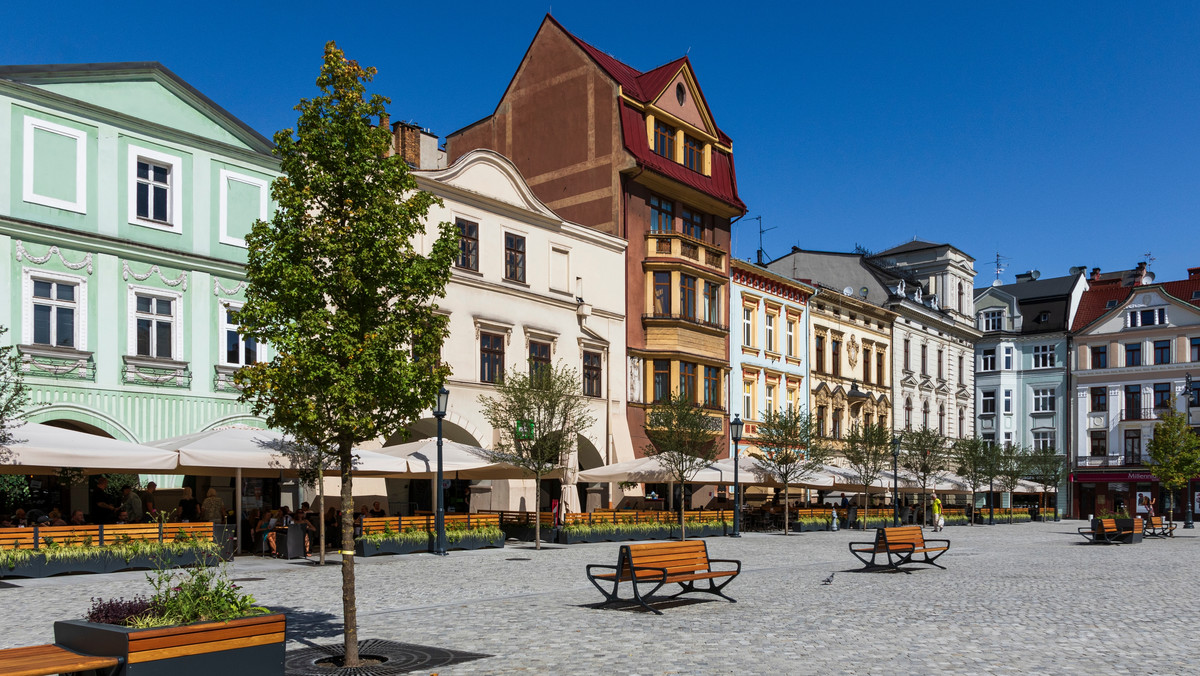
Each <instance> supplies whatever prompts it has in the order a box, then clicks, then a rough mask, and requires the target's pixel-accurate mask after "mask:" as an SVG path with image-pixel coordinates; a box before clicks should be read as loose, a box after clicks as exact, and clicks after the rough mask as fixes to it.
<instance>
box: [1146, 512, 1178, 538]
mask: <svg viewBox="0 0 1200 676" xmlns="http://www.w3.org/2000/svg"><path fill="white" fill-rule="evenodd" d="M1142 535H1143V536H1144V537H1148V538H1173V537H1175V524H1173V523H1168V522H1167V520H1166V519H1165V518H1163V517H1161V516H1152V517H1149V518H1147V519H1143V520H1142Z"/></svg>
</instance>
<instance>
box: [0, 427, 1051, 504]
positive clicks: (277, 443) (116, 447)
mask: <svg viewBox="0 0 1200 676" xmlns="http://www.w3.org/2000/svg"><path fill="white" fill-rule="evenodd" d="M12 434H13V438H14V442H13V443H11V444H9V446H8V449H7V450H6V451H0V472H8V473H21V474H36V473H42V472H47V471H53V470H55V469H58V468H62V467H83V468H86V470H85V471H88V472H92V473H101V472H116V471H125V472H134V473H147V472H157V473H185V474H200V475H208V476H232V475H234V474H238V475H240V476H278V475H279V474H280V473H291V472H294V471H295V463H294V461H293V459H292V456H289V455H288V454H287V453H285V452H284V448H285V444H287V443H288V442H287V441H286V439H285V438H284V436H283V435H282V434H280V433H278V432H275V431H271V430H260V429H250V428H241V429H239V428H224V429H215V430H208V431H204V432H198V433H196V434H188V435H184V436H179V437H173V438H170V439H164V440H161V441H156V442H152V443H150V444H148V445H141V444H133V443H128V442H124V441H118V440H116V439H110V438H107V437H101V436H96V435H92V434H86V433H83V432H76V431H73V430H67V429H63V428H59V427H53V426H50V425H42V424H38V423H25V424H23V425H21V426H19V427H17V428H15V429H13V431H12ZM354 456H355V467H354V474H355V475H356V476H402V477H403V478H410V479H423V478H432V477H433V476H435V475H436V472H437V441H436V439H422V440H420V441H414V442H411V443H407V444H400V445H397V446H387V447H384V448H382V449H380V450H379V451H368V450H363V449H355V450H354ZM739 464H740V467H739V470H740V474H739V477H738V479H739V481H740V482H742V483H746V484H765V485H779V482H778V481H776V480H774V479H773V477H771V476H770V475H769V474H767V473H766V472H764V471H762V469H761V468H760V467H759V466H758V463H757V462H755V461H754V460H752V459H746V460H742V461H740V462H739ZM442 466H443V472H444V475H445V476H446V477H447V478H451V479H521V478H530V476H529V474H528V473H527V472H525V471H524V470H522V469H521V468H519V467H517V466H515V465H511V464H509V463H504V462H494V461H493V460H491V459H490V458H488V457H487V455H486V453H485V451H484V450H483V449H481V448H478V447H475V446H469V445H466V444H460V443H457V442H454V441H449V440H443V442H442ZM333 471H334V470H330V471H328V472H327V473H332V472H333ZM672 474H673V473H672V472H671V471H670V470H669V469H668V468H667V467H665V466H664V465H663V464H662V463H661V462H660V461H659V459H658V458H654V457H648V458H637V459H635V460H628V461H624V462H618V463H615V464H612V465H607V466H604V467H599V468H596V469H591V470H584V471H581V472H579V473H578V474H577V476H576V478H577V480H578V481H585V482H601V483H606V482H620V481H633V482H638V483H646V482H649V483H660V482H667V481H670V480H671V477H672ZM552 476H556V477H558V478H563V477H562V476H561V474H557V475H552ZM896 479H897V481H896V483H897V484H898V485H899V486H900V487H902V488H904V489H913V488H919V482H918V481H917V479H916V477H914V476H912V475H911V474H908V473H905V472H900V473H899V474H898V475H897V477H896ZM733 480H734V463H733V460H732V459H724V460H718V461H716V462H713V463H711V464H709V465H707V466H705V467H702V468H701V469H699V470H698V471H697V472H696V473H695V475H694V476H693V477H692V480H691V482H692V483H700V484H730V483H733ZM797 484H798V485H803V486H806V487H810V488H833V489H835V490H836V489H837V488H839V487H842V488H847V489H854V488H858V489H861V488H862V487H863V486H862V484H861V483H860V482H859V480H858V478H857V477H856V476H855V475H854V473H853V472H852V471H851V470H848V469H846V468H844V467H837V466H832V465H825V466H823V467H822V468H821V470H820V471H817V472H815V473H813V474H812V475H810V476H808V477H805V478H804V479H803V480H801V481H799V482H797ZM892 484H893V477H892V474H891V473H890V472H886V473H884V474H883V475H881V476H880V477H879V478H878V479H876V480H875V481H874V482H872V483H871V485H870V488H876V489H880V490H887V489H889V488H891V486H892ZM928 488H930V489H933V490H939V491H950V492H969V491H970V487H969V485H968V484H967V483H966V481H965V480H963V479H962V478H960V477H956V476H953V475H942V476H940V477H939V478H938V479H937V480H936V481H934V482H933V483H932V485H930V486H928ZM1040 490H1042V488H1041V487H1040V486H1039V485H1037V484H1034V483H1032V482H1028V481H1022V482H1021V485H1020V486H1019V487H1018V489H1017V492H1038V491H1040Z"/></svg>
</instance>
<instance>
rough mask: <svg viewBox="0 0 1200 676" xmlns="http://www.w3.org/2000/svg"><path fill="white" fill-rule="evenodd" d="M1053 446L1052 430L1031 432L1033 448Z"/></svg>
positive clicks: (1039, 448)
mask: <svg viewBox="0 0 1200 676" xmlns="http://www.w3.org/2000/svg"><path fill="white" fill-rule="evenodd" d="M1051 448H1054V432H1053V431H1050V432H1034V433H1033V450H1035V451H1041V450H1044V449H1051Z"/></svg>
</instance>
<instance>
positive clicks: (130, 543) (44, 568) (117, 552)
mask: <svg viewBox="0 0 1200 676" xmlns="http://www.w3.org/2000/svg"><path fill="white" fill-rule="evenodd" d="M220 553H221V545H220V543H217V542H213V541H211V540H198V539H195V538H191V537H183V538H179V537H176V538H175V539H174V540H167V541H164V542H159V541H158V540H132V539H130V538H128V537H123V538H120V539H118V540H117V541H116V542H115V543H114V544H111V545H104V546H95V545H93V544H92V543H91V539H90V538H82V539H81V540H79V541H76V540H74V539H72V538H65V539H62V540H55V539H54V538H49V537H47V538H43V539H42V541H41V542H40V543H39V547H38V549H7V550H0V577H3V576H15V577H46V576H50V575H58V574H61V573H109V572H115V571H118V570H128V569H130V568H154V567H156V566H158V565H159V564H169V567H176V566H183V565H193V564H202V565H209V564H211V563H212V562H214V561H216V560H218V559H219V558H220Z"/></svg>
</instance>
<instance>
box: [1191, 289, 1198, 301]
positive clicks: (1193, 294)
mask: <svg viewBox="0 0 1200 676" xmlns="http://www.w3.org/2000/svg"><path fill="white" fill-rule="evenodd" d="M1192 300H1200V291H1193V292H1192Z"/></svg>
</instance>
